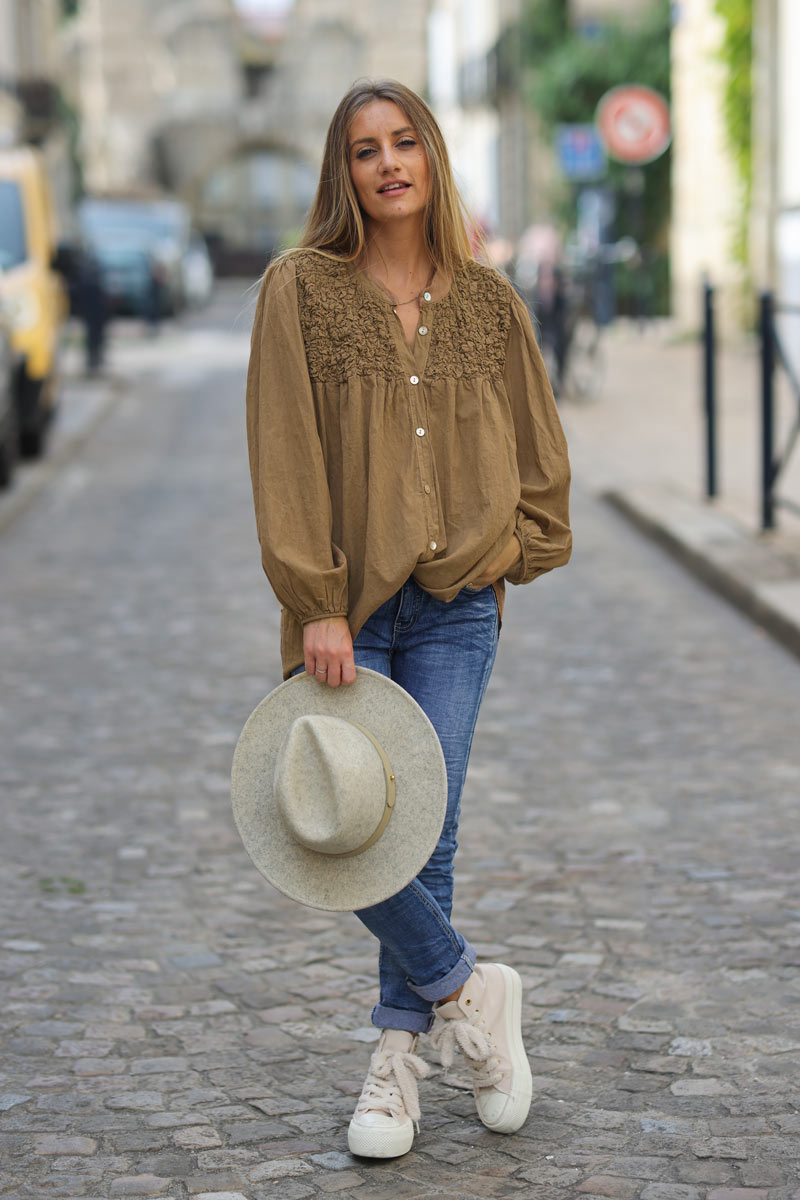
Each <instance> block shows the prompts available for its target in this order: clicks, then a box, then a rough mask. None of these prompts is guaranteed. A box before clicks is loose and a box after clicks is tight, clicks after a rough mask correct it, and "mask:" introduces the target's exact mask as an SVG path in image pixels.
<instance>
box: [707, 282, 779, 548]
mask: <svg viewBox="0 0 800 1200" xmlns="http://www.w3.org/2000/svg"><path fill="white" fill-rule="evenodd" d="M703 314H704V319H703V334H702V346H703V412H704V417H705V491H706V496H707V497H708V498H709V499H712V498H713V497H714V496H716V495H717V491H718V486H717V478H718V476H717V442H718V439H717V426H718V419H717V412H718V406H717V369H716V352H717V344H716V329H715V313H714V289H713V287H712V286H711V285H710V284H709V283H705V284H704V285H703ZM781 316H795V317H800V306H799V305H794V304H782V303H780V302H778V301H776V300H775V297H774V295H773V293H772V292H764V293H762V295H761V300H760V309H759V326H758V333H759V343H760V363H761V372H760V406H761V514H760V515H761V528H762V530H769V529H774V528H775V526H776V510H777V509H779V508H783V509H785V510H786V511H787V512H792V513H794V514H796V515H797V516H800V504H798V503H797V502H796V501H794V500H791V499H790V498H789V497H788V496H783V495H781V493H780V491H779V490H778V489H779V484H780V480H781V476H782V475H783V473H784V471H785V469H786V467H787V465H788V463H789V460H790V458H791V456H792V453H793V451H794V449H795V446H796V444H797V440H798V437H800V378H798V374H797V371H796V369H795V366H794V364H793V363H792V361H791V359H790V358H789V356H788V355H787V353H786V350H785V347H784V345H783V342H782V340H781V336H780V331H779V329H778V325H777V321H778V319H779V318H780V317H781ZM779 372H780V373H781V374H782V376H783V379H784V383H785V384H786V385H788V389H789V392H790V396H791V403H792V408H793V415H792V419H791V421H790V424H789V427H788V429H787V430H785V431H784V433H783V436H782V444H781V445H780V446H778V445H777V442H778V440H779V435H778V420H777V379H778V376H779Z"/></svg>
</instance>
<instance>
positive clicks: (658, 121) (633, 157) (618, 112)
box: [594, 83, 672, 166]
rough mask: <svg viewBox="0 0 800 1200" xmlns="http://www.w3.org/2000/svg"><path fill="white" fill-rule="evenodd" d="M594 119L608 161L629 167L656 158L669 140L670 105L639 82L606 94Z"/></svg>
mask: <svg viewBox="0 0 800 1200" xmlns="http://www.w3.org/2000/svg"><path fill="white" fill-rule="evenodd" d="M594 119H595V125H596V126H597V132H598V133H599V135H600V139H601V141H602V142H603V145H604V146H605V148H606V153H607V154H608V156H609V158H613V159H616V161H617V162H621V163H628V164H630V165H631V166H642V165H643V164H644V163H649V162H653V160H654V159H656V158H659V157H660V156H661V155H662V154H663V153H664V151H665V150H666V148H667V146H668V145H669V143H670V140H671V137H672V131H671V129H670V119H669V105H668V104H667V102H666V100H665V99H664V97H663V96H662V95H661V94H660V93H659V92H656V91H653V89H652V88H649V87H645V86H644V84H641V83H626V84H623V85H622V86H621V87H615V88H612V89H611V91H609V92H606V94H605V95H604V96H603V97H602V98H601V100H600V103H599V104H598V105H597V112H596V113H595V118H594Z"/></svg>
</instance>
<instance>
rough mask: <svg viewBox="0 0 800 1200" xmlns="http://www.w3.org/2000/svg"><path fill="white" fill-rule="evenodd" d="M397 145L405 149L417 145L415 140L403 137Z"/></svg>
mask: <svg viewBox="0 0 800 1200" xmlns="http://www.w3.org/2000/svg"><path fill="white" fill-rule="evenodd" d="M397 144H398V146H402V147H403V148H404V149H405V148H406V147H410V146H416V144H417V143H416V141H415V139H414V138H412V137H404V138H401V139H400V141H399V142H398V143H397Z"/></svg>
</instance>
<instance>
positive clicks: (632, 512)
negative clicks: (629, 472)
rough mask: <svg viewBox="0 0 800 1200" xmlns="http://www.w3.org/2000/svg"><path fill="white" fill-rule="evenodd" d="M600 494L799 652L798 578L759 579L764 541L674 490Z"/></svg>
mask: <svg viewBox="0 0 800 1200" xmlns="http://www.w3.org/2000/svg"><path fill="white" fill-rule="evenodd" d="M602 499H603V500H604V501H605V502H606V503H607V504H609V505H610V506H611V507H612V508H613V509H615V511H616V512H618V513H620V514H621V515H622V516H623V517H625V518H626V519H627V520H628V521H630V522H631V524H632V525H634V526H636V528H637V529H639V530H640V531H641V532H642V533H644V534H646V535H647V536H648V537H650V538H651V539H652V540H653V541H654V542H656V543H657V544H658V545H660V546H661V547H663V549H665V550H667V551H668V552H669V553H670V554H671V555H672V556H673V558H675V559H676V560H677V561H678V562H680V563H681V564H682V565H683V566H684V567H686V569H687V570H688V571H690V572H691V574H692V575H694V576H695V578H696V579H699V580H700V581H701V582H702V583H704V584H705V585H706V586H707V587H709V588H710V589H711V590H712V591H714V592H716V593H717V594H718V595H720V596H722V597H723V598H724V599H725V600H727V601H728V602H729V603H730V604H732V605H733V606H734V607H735V608H737V609H738V610H739V611H740V612H742V613H744V614H745V616H747V617H749V618H750V619H751V620H752V621H755V622H756V624H758V625H760V626H761V627H762V628H763V629H764V630H765V631H766V632H767V633H769V634H770V635H771V636H772V637H773V638H775V640H776V641H778V642H780V643H781V645H783V646H785V647H786V649H787V650H790V651H791V652H792V653H793V654H796V655H797V656H798V657H800V578H791V577H788V578H787V577H786V574H787V573H786V570H785V569H784V570H783V571H781V572H780V574H781V575H783V576H784V578H783V579H778V580H777V581H776V582H772V583H766V584H759V583H758V582H757V580H758V579H759V577H760V576H761V572H759V571H758V568H757V563H756V561H755V560H756V559H758V558H764V557H768V556H769V555H770V554H771V551H770V549H769V547H768V545H765V544H762V543H760V542H758V541H757V539H756V538H755V537H754V536H753V535H751V534H749V533H747V531H746V530H744V529H743V528H741V527H740V526H738V525H736V524H735V523H734V522H733V520H732V519H731V518H729V517H727V516H725V515H724V514H721V513H719V512H717V511H715V510H714V509H713V508H711V507H709V508H701V507H700V506H698V505H697V504H691V503H690V502H689V501H687V500H686V499H685V498H682V497H678V496H675V495H674V494H670V493H666V492H661V493H659V492H657V491H645V490H644V489H637V490H630V491H609V492H604V493H602ZM687 518H688V519H687ZM778 558H779V556H776V560H777V559H778ZM784 592H785V593H786V595H785V596H782V593H784ZM781 599H783V601H784V602H783V603H780V600H781ZM793 610H796V612H795V611H793Z"/></svg>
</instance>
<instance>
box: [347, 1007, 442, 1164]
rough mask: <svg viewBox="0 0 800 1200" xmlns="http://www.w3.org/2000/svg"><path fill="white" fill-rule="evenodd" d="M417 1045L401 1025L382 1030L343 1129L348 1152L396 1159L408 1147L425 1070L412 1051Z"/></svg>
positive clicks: (426, 1072)
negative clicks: (347, 1125) (359, 1092)
mask: <svg viewBox="0 0 800 1200" xmlns="http://www.w3.org/2000/svg"><path fill="white" fill-rule="evenodd" d="M416 1048H417V1037H416V1034H414V1033H406V1031H405V1030H403V1029H384V1030H383V1032H382V1033H381V1036H380V1041H379V1042H378V1049H377V1050H376V1051H375V1053H374V1054H373V1056H372V1060H371V1061H370V1064H369V1071H368V1072H367V1078H366V1081H365V1083H364V1087H363V1089H362V1092H361V1096H360V1097H359V1101H358V1104H357V1105H356V1111H355V1112H354V1113H353V1119H352V1120H351V1122H350V1128H349V1129H348V1131H347V1144H348V1146H349V1147H350V1151H351V1153H352V1154H360V1155H361V1156H362V1157H364V1158H396V1157H397V1156H398V1155H400V1154H407V1153H408V1151H409V1150H410V1149H411V1146H412V1144H413V1141H414V1127H415V1125H417V1122H418V1121H419V1100H418V1097H417V1080H418V1079H424V1078H425V1076H426V1075H427V1074H428V1072H429V1070H430V1067H429V1066H428V1064H427V1063H425V1062H423V1061H422V1059H421V1058H418V1057H417V1055H416V1054H415V1053H414V1051H415V1050H416ZM417 1128H419V1126H418V1125H417Z"/></svg>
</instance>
